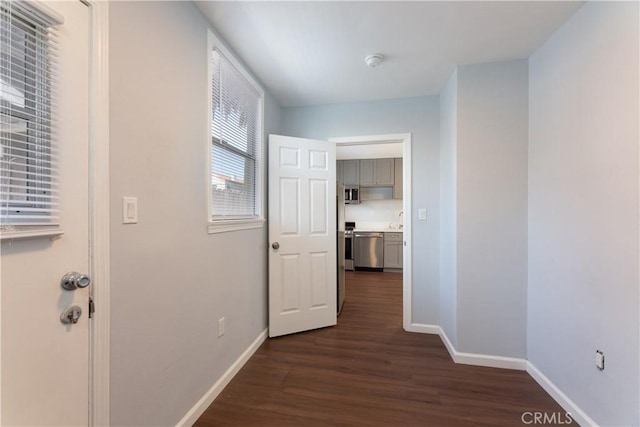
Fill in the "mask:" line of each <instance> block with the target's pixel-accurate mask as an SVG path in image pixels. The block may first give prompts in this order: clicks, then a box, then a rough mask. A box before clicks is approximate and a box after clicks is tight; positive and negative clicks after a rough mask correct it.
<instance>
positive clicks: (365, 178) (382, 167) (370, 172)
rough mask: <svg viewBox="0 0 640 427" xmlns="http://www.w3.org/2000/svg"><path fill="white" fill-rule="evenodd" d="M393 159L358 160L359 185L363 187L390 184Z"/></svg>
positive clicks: (392, 173) (391, 183) (392, 176)
mask: <svg viewBox="0 0 640 427" xmlns="http://www.w3.org/2000/svg"><path fill="white" fill-rule="evenodd" d="M393 182H394V159H367V160H360V185H361V186H363V187H367V186H369V187H376V186H392V185H393Z"/></svg>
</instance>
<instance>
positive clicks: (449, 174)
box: [439, 70, 458, 347]
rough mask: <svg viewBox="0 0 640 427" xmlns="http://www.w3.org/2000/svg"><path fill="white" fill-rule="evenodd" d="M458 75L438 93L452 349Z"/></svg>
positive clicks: (445, 297) (447, 327) (446, 325)
mask: <svg viewBox="0 0 640 427" xmlns="http://www.w3.org/2000/svg"><path fill="white" fill-rule="evenodd" d="M457 120H458V72H457V70H454V71H453V74H452V75H451V77H450V78H449V81H448V82H447V85H446V86H445V88H444V89H443V90H442V92H441V93H440V322H439V324H440V327H441V328H442V329H443V330H444V332H445V333H446V334H447V337H448V338H449V341H451V344H452V345H453V346H454V347H457V345H458V344H457V342H458V326H457V322H458V313H457V308H458V302H457V286H458V285H457V283H458V282H457V273H456V272H457V265H456V263H457V252H458V251H457V245H456V243H457V240H458V239H457V232H456V223H457V221H456V213H457V207H456V198H457V191H456V185H457V181H456V153H457V147H456V141H457Z"/></svg>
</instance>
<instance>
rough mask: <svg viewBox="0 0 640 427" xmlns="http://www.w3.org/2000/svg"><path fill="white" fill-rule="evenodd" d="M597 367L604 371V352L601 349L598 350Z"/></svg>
mask: <svg viewBox="0 0 640 427" xmlns="http://www.w3.org/2000/svg"><path fill="white" fill-rule="evenodd" d="M596 368H598V369H599V370H601V371H604V353H603V352H601V351H600V350H596Z"/></svg>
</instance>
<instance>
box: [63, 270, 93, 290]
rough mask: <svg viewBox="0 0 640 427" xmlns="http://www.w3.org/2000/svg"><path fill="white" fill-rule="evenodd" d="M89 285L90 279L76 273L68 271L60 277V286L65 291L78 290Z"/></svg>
mask: <svg viewBox="0 0 640 427" xmlns="http://www.w3.org/2000/svg"><path fill="white" fill-rule="evenodd" d="M90 284H91V279H90V278H89V276H87V275H86V274H80V273H78V272H77V271H70V272H69V273H67V274H65V275H64V276H62V279H61V280H60V286H62V289H65V290H67V291H73V290H75V289H78V288H86V287H87V286H89V285H90Z"/></svg>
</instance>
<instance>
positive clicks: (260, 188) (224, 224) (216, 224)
mask: <svg viewBox="0 0 640 427" xmlns="http://www.w3.org/2000/svg"><path fill="white" fill-rule="evenodd" d="M214 49H215V50H217V51H219V52H220V53H221V54H222V55H223V56H224V57H225V59H226V60H227V61H229V62H230V63H231V65H233V66H234V68H235V69H236V70H237V71H238V72H239V73H240V74H241V75H242V77H244V78H245V79H246V80H247V81H248V82H249V83H250V84H251V86H253V88H254V89H255V90H256V92H258V94H259V95H260V100H259V101H258V118H259V123H258V130H257V135H258V141H257V145H258V146H257V158H256V171H255V173H256V179H257V182H256V186H255V203H256V217H255V218H249V219H247V218H245V219H215V220H214V219H213V212H212V210H211V205H212V185H211V150H212V135H211V117H212V115H213V105H212V103H211V98H212V93H213V87H212V78H213V67H212V60H213V58H212V55H213V50H214ZM207 88H208V90H207V94H208V96H207V110H206V111H207V119H206V121H205V123H206V129H207V132H206V134H207V139H206V147H207V151H206V153H207V154H206V158H207V168H206V174H207V178H206V179H207V181H206V182H207V185H206V188H207V198H206V200H207V221H208V227H207V228H208V232H209V234H215V233H225V232H229V231H240V230H250V229H255V228H263V227H264V223H265V217H264V200H265V194H264V181H265V174H264V172H265V169H264V151H265V149H266V144H265V137H264V90H263V89H262V87H261V86H260V84H258V82H257V81H256V80H255V79H254V78H253V76H252V75H251V74H250V73H249V72H248V71H247V70H246V68H245V67H244V66H243V65H242V64H241V63H240V61H238V60H237V59H236V57H235V56H234V55H233V53H231V51H230V50H229V49H227V47H226V46H225V45H224V43H223V42H222V40H221V39H220V38H218V37H217V36H216V35H215V34H214V33H213V31H211V30H210V29H209V30H207Z"/></svg>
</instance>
